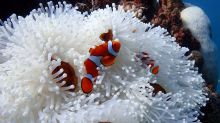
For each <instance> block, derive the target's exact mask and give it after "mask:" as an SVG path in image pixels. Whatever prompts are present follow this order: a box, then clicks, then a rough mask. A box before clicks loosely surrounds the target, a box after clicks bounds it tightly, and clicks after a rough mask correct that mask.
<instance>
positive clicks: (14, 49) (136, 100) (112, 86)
mask: <svg viewBox="0 0 220 123" xmlns="http://www.w3.org/2000/svg"><path fill="white" fill-rule="evenodd" d="M109 29H111V30H112V32H113V37H114V38H117V39H119V40H120V43H121V46H122V47H121V49H120V52H119V54H118V56H117V58H116V61H115V64H114V65H112V66H111V67H104V68H102V69H101V68H99V69H101V70H102V71H101V73H100V75H99V76H98V78H97V81H96V84H95V85H94V88H95V89H94V91H93V92H92V94H90V95H85V94H83V93H82V92H81V91H77V92H70V91H67V88H65V87H62V86H60V84H59V83H56V82H58V80H55V81H54V77H53V74H52V72H53V71H52V70H53V68H55V67H56V66H59V65H61V66H62V61H64V62H65V63H68V64H69V65H70V66H71V67H72V68H73V69H74V70H75V75H76V76H78V80H79V79H81V78H82V77H83V75H84V74H85V68H84V65H83V61H85V59H86V58H88V56H89V54H88V50H89V48H91V47H92V46H94V45H99V44H101V43H102V41H101V40H99V36H100V35H101V34H102V33H105V32H107V31H108V30H109ZM0 44H3V46H4V47H2V49H1V50H0V52H1V54H2V55H3V56H4V57H5V61H3V63H1V64H0V83H1V84H0V104H1V105H0V110H1V112H0V115H1V117H0V121H1V122H18V123H19V122H42V123H43V122H49V123H56V122H62V123H67V122H77V123H80V122H116V123H117V122H118V123H121V122H126V123H129V122H130V123H136V122H149V123H150V122H157V123H160V122H163V123H177V122H199V120H198V119H197V117H198V115H199V114H200V111H199V110H200V107H201V106H204V105H205V104H206V101H207V97H206V95H207V93H206V92H205V90H204V80H203V79H202V77H201V75H200V74H198V71H197V69H195V68H194V62H193V61H189V60H187V57H186V56H184V54H185V52H187V51H188V49H187V48H184V47H180V46H179V45H178V44H177V43H176V42H175V38H173V37H171V36H170V35H169V34H168V32H167V31H166V30H165V29H163V28H161V27H159V26H158V27H156V26H153V25H151V24H150V23H142V22H140V20H138V19H137V18H135V17H134V13H132V12H125V11H124V10H123V7H121V6H119V7H116V6H115V5H114V4H113V7H109V6H107V7H106V8H104V9H98V10H95V11H92V12H91V13H90V14H88V13H81V12H79V11H77V10H76V8H74V7H71V5H69V4H66V3H65V2H64V3H63V4H62V3H58V5H56V6H53V5H52V3H51V2H50V3H49V4H48V7H45V8H44V7H43V6H42V5H41V8H39V9H37V10H33V11H32V12H31V13H30V15H27V16H26V17H20V16H18V17H17V16H15V15H13V16H11V17H10V19H8V21H7V22H5V23H4V24H3V25H2V26H1V27H0ZM137 52H147V53H149V55H150V57H151V58H152V59H154V60H155V62H156V64H158V65H159V66H160V71H159V73H158V75H152V74H151V72H150V70H149V69H144V68H143V67H141V63H139V62H135V60H134V56H135V55H136V53H137ZM54 55H55V56H56V59H57V60H52V61H51V59H52V58H53V56H54ZM64 74H65V73H63V75H64ZM68 75H69V74H67V76H68ZM63 77H64V78H65V77H66V76H63ZM152 84H159V85H161V86H162V87H163V88H164V89H165V91H166V93H162V92H158V93H156V94H155V93H154V87H152V86H151V85H152ZM78 86H79V88H80V84H79V85H78ZM72 88H73V87H72Z"/></svg>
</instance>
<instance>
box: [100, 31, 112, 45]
mask: <svg viewBox="0 0 220 123" xmlns="http://www.w3.org/2000/svg"><path fill="white" fill-rule="evenodd" d="M99 38H100V39H101V40H102V41H107V42H108V41H112V40H113V34H112V30H111V29H109V30H108V32H107V33H102V34H101V35H100V36H99Z"/></svg>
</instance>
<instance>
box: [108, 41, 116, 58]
mask: <svg viewBox="0 0 220 123" xmlns="http://www.w3.org/2000/svg"><path fill="white" fill-rule="evenodd" d="M108 52H109V53H110V54H111V55H113V56H117V53H116V52H115V51H114V49H113V48H112V41H108Z"/></svg>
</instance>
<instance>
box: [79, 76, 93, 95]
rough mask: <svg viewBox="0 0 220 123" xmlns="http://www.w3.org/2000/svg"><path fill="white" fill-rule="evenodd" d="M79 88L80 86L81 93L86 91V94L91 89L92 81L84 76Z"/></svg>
mask: <svg viewBox="0 0 220 123" xmlns="http://www.w3.org/2000/svg"><path fill="white" fill-rule="evenodd" d="M81 88H82V91H83V93H86V94H88V93H90V92H91V91H92V90H93V83H92V81H91V80H90V79H89V78H87V77H84V78H83V79H82V81H81Z"/></svg>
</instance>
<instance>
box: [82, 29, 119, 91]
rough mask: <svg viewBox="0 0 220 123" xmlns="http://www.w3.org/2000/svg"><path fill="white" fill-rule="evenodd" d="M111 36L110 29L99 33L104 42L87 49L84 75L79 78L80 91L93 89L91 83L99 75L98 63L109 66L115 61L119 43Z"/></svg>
mask: <svg viewBox="0 0 220 123" xmlns="http://www.w3.org/2000/svg"><path fill="white" fill-rule="evenodd" d="M112 38H113V35H112V30H109V31H108V32H107V33H103V34H101V35H100V39H101V40H103V41H104V43H102V44H100V45H98V46H96V47H95V48H90V49H89V53H90V56H89V58H87V59H86V60H85V61H84V66H85V69H86V75H84V77H83V78H82V80H81V88H82V91H83V92H84V93H86V94H88V93H90V92H91V91H92V90H93V84H94V82H95V81H96V77H97V76H98V75H99V71H98V70H97V68H98V67H100V65H103V66H111V65H112V64H114V62H115V59H116V57H117V53H118V52H119V50H120V47H121V43H120V42H119V41H118V40H113V39H112Z"/></svg>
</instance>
